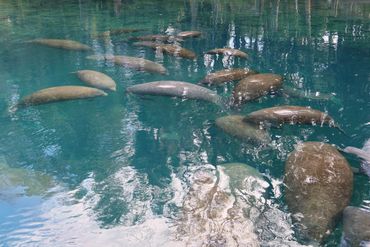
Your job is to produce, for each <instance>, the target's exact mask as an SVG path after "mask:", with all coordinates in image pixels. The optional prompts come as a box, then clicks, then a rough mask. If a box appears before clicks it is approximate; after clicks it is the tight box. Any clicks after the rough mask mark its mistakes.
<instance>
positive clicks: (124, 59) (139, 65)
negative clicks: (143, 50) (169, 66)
mask: <svg viewBox="0 0 370 247" xmlns="http://www.w3.org/2000/svg"><path fill="white" fill-rule="evenodd" d="M86 58H87V59H90V60H96V61H104V60H106V61H110V62H113V63H114V64H116V65H120V66H123V67H127V68H132V69H135V70H139V71H146V72H150V73H158V74H162V75H163V74H166V73H167V70H166V68H165V67H163V66H162V65H161V64H159V63H155V62H153V61H150V60H147V59H144V58H139V57H129V56H114V55H91V56H87V57H86Z"/></svg>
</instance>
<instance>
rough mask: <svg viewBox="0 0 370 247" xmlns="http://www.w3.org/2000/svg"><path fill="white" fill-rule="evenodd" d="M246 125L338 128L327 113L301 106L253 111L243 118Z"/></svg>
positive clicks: (285, 106)
mask: <svg viewBox="0 0 370 247" xmlns="http://www.w3.org/2000/svg"><path fill="white" fill-rule="evenodd" d="M243 121H245V122H247V123H254V124H262V125H272V126H275V127H277V126H281V125H282V124H285V123H286V124H311V125H324V124H326V125H328V126H331V127H338V126H337V125H336V123H335V122H334V119H333V118H332V117H330V116H329V115H328V114H327V113H324V112H321V111H319V110H315V109H312V108H309V107H302V106H290V105H284V106H275V107H270V108H265V109H262V110H258V111H254V112H251V113H249V114H248V115H247V116H246V117H244V119H243Z"/></svg>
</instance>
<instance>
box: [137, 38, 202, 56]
mask: <svg viewBox="0 0 370 247" xmlns="http://www.w3.org/2000/svg"><path fill="white" fill-rule="evenodd" d="M133 45H134V46H143V47H150V48H153V49H155V50H158V51H160V52H163V53H166V54H169V55H173V56H176V57H183V58H187V59H195V58H196V57H197V55H196V54H195V53H194V52H193V51H190V50H188V49H185V48H182V47H181V46H178V45H169V44H161V43H157V42H152V41H139V42H135V43H133Z"/></svg>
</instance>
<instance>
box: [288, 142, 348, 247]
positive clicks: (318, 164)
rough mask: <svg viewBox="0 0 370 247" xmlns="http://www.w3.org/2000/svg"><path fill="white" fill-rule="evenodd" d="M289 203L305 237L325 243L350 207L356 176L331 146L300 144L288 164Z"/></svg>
mask: <svg viewBox="0 0 370 247" xmlns="http://www.w3.org/2000/svg"><path fill="white" fill-rule="evenodd" d="M285 184H286V202H287V204H288V207H289V210H290V211H291V212H292V213H293V214H294V219H295V222H296V223H297V225H298V226H299V231H300V234H302V237H303V238H307V239H309V240H315V241H318V242H323V240H324V239H325V237H326V236H327V235H328V234H329V233H330V231H331V230H332V229H333V227H334V225H335V220H336V218H337V217H338V216H340V214H341V213H342V211H343V209H344V208H345V207H346V206H348V203H349V201H350V199H351V195H352V187H353V173H352V170H351V168H350V166H349V164H348V162H347V160H346V159H345V158H344V157H343V156H342V155H341V154H340V153H339V152H338V151H337V150H336V149H335V148H334V147H332V146H331V145H329V144H325V143H320V142H306V143H302V144H299V145H298V146H297V147H296V149H295V151H293V152H292V153H291V154H290V155H289V157H288V159H287V161H286V164H285Z"/></svg>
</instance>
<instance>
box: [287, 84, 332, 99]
mask: <svg viewBox="0 0 370 247" xmlns="http://www.w3.org/2000/svg"><path fill="white" fill-rule="evenodd" d="M283 94H284V95H285V96H288V97H292V98H305V99H311V100H325V101H328V100H335V97H334V94H330V93H320V92H310V91H305V90H302V89H297V88H294V87H291V86H288V85H284V86H283Z"/></svg>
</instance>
